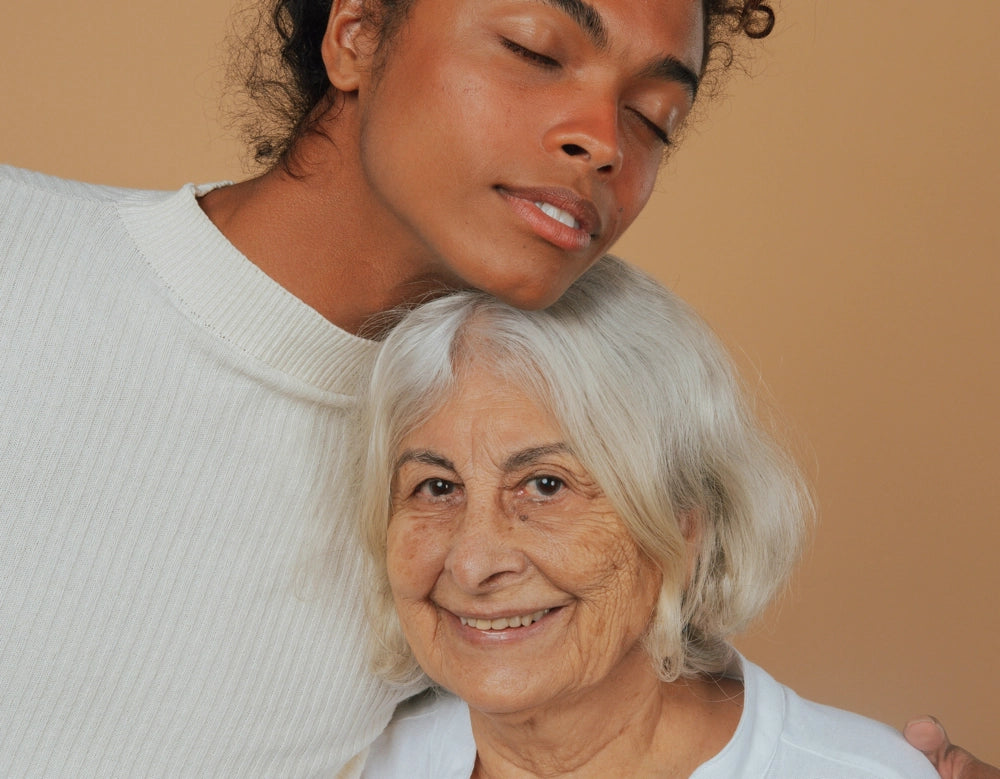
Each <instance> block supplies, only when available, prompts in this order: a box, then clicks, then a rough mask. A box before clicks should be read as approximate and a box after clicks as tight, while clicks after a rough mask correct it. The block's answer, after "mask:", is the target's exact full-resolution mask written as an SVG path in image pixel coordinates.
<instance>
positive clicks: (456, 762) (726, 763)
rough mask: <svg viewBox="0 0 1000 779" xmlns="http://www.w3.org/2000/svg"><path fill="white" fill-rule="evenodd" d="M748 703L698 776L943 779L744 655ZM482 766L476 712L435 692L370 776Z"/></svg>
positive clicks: (381, 778) (405, 715)
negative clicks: (730, 734)
mask: <svg viewBox="0 0 1000 779" xmlns="http://www.w3.org/2000/svg"><path fill="white" fill-rule="evenodd" d="M740 661H741V665H742V674H743V684H744V705H743V714H742V716H741V718H740V723H739V725H738V726H737V728H736V732H735V733H734V734H733V737H732V739H731V740H730V741H729V743H728V744H727V745H726V746H725V747H724V748H723V749H722V751H721V752H719V753H718V754H717V755H716V756H715V757H713V758H712V759H711V760H708V761H707V762H705V763H703V764H702V765H701V766H699V767H698V769H697V770H696V771H695V772H694V773H693V774H692V775H691V779H938V775H937V772H936V771H935V770H934V769H933V767H932V766H931V764H930V763H929V762H928V761H927V759H926V758H925V757H924V756H923V755H922V754H920V753H919V752H918V751H917V750H915V749H913V748H912V747H911V746H909V745H908V744H907V743H906V742H905V741H904V740H903V737H902V736H901V735H900V734H899V733H897V732H896V731H895V730H893V729H892V728H889V727H888V726H886V725H883V724H882V723H881V722H876V721H875V720H871V719H868V718H866V717H862V716H860V715H858V714H852V713H851V712H847V711H842V710H840V709H834V708H831V707H829V706H823V705H821V704H819V703H813V702H812V701H807V700H804V699H803V698H800V697H799V696H798V695H796V694H795V693H794V692H793V691H792V690H790V689H789V688H788V687H785V686H784V685H782V684H779V683H778V682H776V681H775V680H774V679H773V678H771V676H770V675H768V674H767V673H766V672H765V671H764V670H763V669H761V668H759V667H758V666H756V665H754V664H753V663H751V662H749V661H747V660H746V659H744V658H740ZM475 761H476V745H475V742H474V741H473V738H472V724H471V723H470V721H469V709H468V706H466V705H465V703H464V702H463V701H462V700H460V699H459V698H456V697H455V696H453V695H450V694H448V693H444V692H440V691H433V690H429V691H427V692H425V693H423V694H422V695H420V696H417V697H416V698H414V699H411V700H409V701H405V702H404V703H402V704H400V706H399V708H398V709H397V711H396V714H395V715H394V716H393V719H392V722H391V723H390V725H389V727H388V728H387V729H386V731H385V732H384V733H383V734H382V736H381V737H379V739H378V740H377V741H376V742H375V744H373V745H372V748H371V751H370V753H369V756H368V762H367V764H366V765H365V771H364V774H363V776H364V777H366V779H404V777H405V779H468V777H469V776H471V774H472V769H473V767H474V765H475Z"/></svg>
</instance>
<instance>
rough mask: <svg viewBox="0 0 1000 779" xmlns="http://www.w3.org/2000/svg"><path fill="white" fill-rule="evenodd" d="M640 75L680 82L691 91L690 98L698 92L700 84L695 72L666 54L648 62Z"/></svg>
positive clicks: (699, 78)
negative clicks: (659, 58)
mask: <svg viewBox="0 0 1000 779" xmlns="http://www.w3.org/2000/svg"><path fill="white" fill-rule="evenodd" d="M640 75H641V76H642V77H644V78H653V79H659V80H661V81H671V82H675V83H678V84H681V85H682V86H683V87H684V88H685V89H687V91H688V92H690V93H691V99H692V100H694V98H695V96H696V95H697V94H698V85H699V84H701V77H700V76H699V75H698V74H697V73H695V72H694V71H693V70H692V69H691V68H689V67H688V66H687V65H685V64H684V63H683V62H681V61H680V60H679V59H677V58H676V57H671V56H666V57H664V58H663V59H662V60H659V61H658V62H652V63H650V64H649V65H648V66H647V67H646V68H644V69H643V70H642V72H641V73H640Z"/></svg>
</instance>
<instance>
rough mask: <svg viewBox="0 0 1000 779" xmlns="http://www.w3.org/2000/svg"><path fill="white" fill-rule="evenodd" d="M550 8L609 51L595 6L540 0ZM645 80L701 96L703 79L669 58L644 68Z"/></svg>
mask: <svg viewBox="0 0 1000 779" xmlns="http://www.w3.org/2000/svg"><path fill="white" fill-rule="evenodd" d="M540 1H541V2H543V3H547V4H548V5H551V6H555V7H556V8H558V9H559V10H561V11H562V12H563V13H565V14H566V15H567V16H569V17H570V18H571V19H572V20H573V21H574V22H576V24H577V25H579V27H580V29H581V30H583V31H584V32H585V33H586V34H587V37H589V38H590V39H591V41H592V42H593V43H594V45H595V46H596V47H597V48H599V49H604V48H607V45H608V28H607V26H606V25H605V24H604V19H602V18H601V13H600V11H598V10H597V9H596V8H594V6H592V5H590V4H589V3H587V2H585V0H540ZM641 75H642V76H643V77H645V78H654V79H659V80H661V81H670V82H676V83H680V84H682V85H683V86H684V87H685V88H686V89H687V90H688V92H690V93H691V99H692V100H693V99H694V97H695V95H697V94H698V85H699V84H700V83H701V78H700V77H699V76H698V73H697V72H696V71H695V70H694V69H692V68H691V67H689V66H688V65H685V64H684V63H683V62H681V61H680V60H679V59H677V58H676V57H673V56H669V55H668V56H666V57H664V58H663V59H662V60H657V61H654V62H651V63H650V64H649V65H648V66H646V67H645V68H643V70H642V74H641Z"/></svg>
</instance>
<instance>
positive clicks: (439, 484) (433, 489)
mask: <svg viewBox="0 0 1000 779" xmlns="http://www.w3.org/2000/svg"><path fill="white" fill-rule="evenodd" d="M414 492H415V493H416V494H423V495H426V496H427V497H430V498H444V497H447V496H448V495H451V494H453V493H454V492H455V482H451V481H448V480H447V479H425V480H424V481H422V482H420V484H418V485H417V489H416V490H414Z"/></svg>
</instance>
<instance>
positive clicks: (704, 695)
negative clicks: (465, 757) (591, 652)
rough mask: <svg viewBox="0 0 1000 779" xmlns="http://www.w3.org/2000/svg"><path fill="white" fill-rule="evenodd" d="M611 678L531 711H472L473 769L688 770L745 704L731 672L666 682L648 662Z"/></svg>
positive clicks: (549, 773) (479, 772)
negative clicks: (637, 670)
mask: <svg viewBox="0 0 1000 779" xmlns="http://www.w3.org/2000/svg"><path fill="white" fill-rule="evenodd" d="M647 666H648V663H647ZM613 681H614V683H613V684H610V685H606V686H604V687H602V688H601V689H599V690H593V691H590V692H588V693H584V694H580V695H575V696H573V697H572V698H571V699H569V700H566V701H558V702H556V703H554V704H551V705H548V706H545V707H539V708H538V709H535V710H532V711H529V712H518V713H516V714H503V715H495V714H494V715H491V714H485V713H482V712H477V711H472V712H471V717H472V729H473V734H474V736H475V739H476V749H477V753H478V754H477V758H476V768H475V772H474V773H473V776H474V777H477V779H499V778H500V777H503V778H504V779H509V778H510V777H569V776H572V777H577V778H581V779H582V778H584V777H599V778H600V779H605V778H606V777H609V776H643V777H646V776H649V777H687V776H690V774H691V773H692V772H693V771H694V770H695V769H696V768H697V767H698V766H699V765H701V764H702V763H703V762H705V761H706V760H708V759H710V758H711V757H712V756H714V755H715V754H717V753H718V752H719V751H720V750H721V749H722V748H723V747H724V746H725V745H726V744H727V743H728V742H729V740H730V739H731V738H732V735H733V733H734V732H735V731H736V727H737V725H738V724H739V719H740V716H741V714H742V710H743V687H742V684H741V683H740V682H739V681H737V680H734V679H718V680H717V679H708V678H700V679H684V680H679V681H676V682H670V683H667V682H662V681H660V680H659V679H657V678H656V676H655V674H654V673H653V672H652V669H651V668H650V669H649V671H648V674H638V675H634V676H632V677H631V678H619V679H615V680H613Z"/></svg>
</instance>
